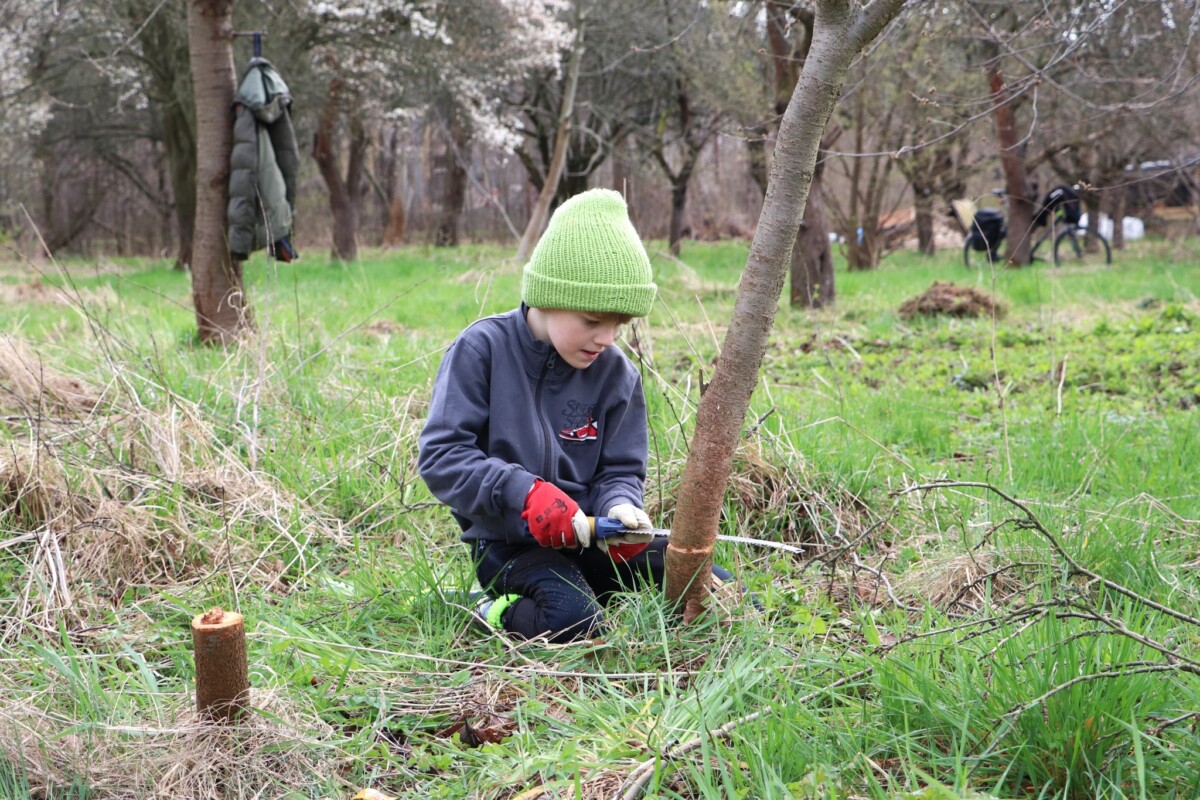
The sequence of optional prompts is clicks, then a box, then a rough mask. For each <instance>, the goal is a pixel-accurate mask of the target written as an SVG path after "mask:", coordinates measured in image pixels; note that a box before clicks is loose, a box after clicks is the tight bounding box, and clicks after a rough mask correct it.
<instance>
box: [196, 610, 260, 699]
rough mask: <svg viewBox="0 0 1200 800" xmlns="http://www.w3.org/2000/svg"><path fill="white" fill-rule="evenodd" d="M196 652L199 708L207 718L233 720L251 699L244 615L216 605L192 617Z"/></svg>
mask: <svg viewBox="0 0 1200 800" xmlns="http://www.w3.org/2000/svg"><path fill="white" fill-rule="evenodd" d="M192 651H193V653H194V656H195V659H196V711H197V712H198V713H199V714H200V716H201V718H203V719H207V720H212V721H216V722H232V721H233V720H234V719H236V718H237V717H238V715H239V714H241V712H242V711H243V710H244V709H245V708H246V706H247V705H249V702H250V672H249V667H248V665H247V662H246V627H245V622H244V620H243V619H242V615H241V614H238V613H237V612H235V611H222V610H221V609H219V608H214V609H212V610H211V611H207V612H205V613H203V614H197V615H196V616H194V617H192Z"/></svg>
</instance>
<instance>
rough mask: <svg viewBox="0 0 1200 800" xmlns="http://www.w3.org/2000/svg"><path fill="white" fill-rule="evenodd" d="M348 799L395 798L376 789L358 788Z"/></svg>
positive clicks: (373, 799) (375, 799)
mask: <svg viewBox="0 0 1200 800" xmlns="http://www.w3.org/2000/svg"><path fill="white" fill-rule="evenodd" d="M350 800H396V798H395V797H392V796H391V795H390V794H384V793H383V792H381V791H379V790H378V789H360V790H359V792H358V794H356V795H354V797H352V798H351V799H350Z"/></svg>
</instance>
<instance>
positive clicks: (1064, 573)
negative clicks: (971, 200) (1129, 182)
mask: <svg viewBox="0 0 1200 800" xmlns="http://www.w3.org/2000/svg"><path fill="white" fill-rule="evenodd" d="M651 250H652V255H653V256H654V262H655V274H656V279H657V281H658V283H659V285H660V300H659V302H658V303H657V304H656V306H655V308H654V311H653V312H652V314H651V316H650V317H649V319H648V320H646V321H645V322H639V323H636V324H635V325H633V326H632V327H631V328H629V329H628V330H626V332H625V333H626V343H625V344H626V347H627V350H628V351H630V352H633V353H635V354H636V358H637V360H638V362H639V364H640V365H641V368H642V371H643V376H644V382H645V387H646V394H647V400H648V403H649V408H650V416H651V452H650V456H651V465H650V475H649V481H648V485H647V493H646V499H647V506H648V509H649V510H650V512H651V515H652V516H653V517H654V518H655V520H656V522H658V523H660V524H663V525H664V526H669V525H670V523H671V519H672V514H673V510H674V501H673V497H674V488H675V486H676V485H677V483H678V480H679V477H680V475H681V472H682V469H683V465H684V462H685V459H686V455H687V447H688V441H689V439H690V437H691V435H692V433H693V422H694V417H695V408H696V403H697V402H698V400H699V394H700V390H701V387H702V385H703V383H704V382H705V381H706V380H708V379H709V377H710V376H711V373H712V365H713V361H714V359H715V358H716V356H717V353H718V349H719V345H720V341H721V338H722V336H723V333H724V330H725V326H726V325H727V323H728V320H729V318H730V315H731V313H732V309H733V303H734V300H735V296H736V288H737V280H738V277H739V274H740V271H741V269H742V267H743V265H744V263H745V259H746V251H747V244H746V243H744V242H726V243H720V244H700V243H687V244H685V246H684V250H683V254H682V258H681V259H678V260H676V259H671V258H669V257H668V256H667V255H666V254H665V247H663V246H662V245H661V243H656V244H655V245H654V246H652V248H651ZM509 254H510V253H509V251H508V250H505V249H501V248H499V247H495V246H482V245H481V246H470V247H463V248H460V249H456V250H437V249H432V248H420V247H411V248H408V249H403V250H398V251H392V252H387V253H371V254H369V255H368V256H366V257H364V258H363V259H362V261H361V262H359V263H357V264H354V265H331V264H329V263H328V262H327V261H325V260H324V259H323V258H322V256H321V255H320V254H317V253H312V252H309V253H305V258H304V260H302V261H300V262H298V263H296V264H294V265H276V264H271V263H267V262H266V261H265V260H264V259H263V256H262V255H261V254H260V255H258V256H256V257H255V258H254V259H253V260H252V261H251V262H249V263H248V265H247V287H248V288H247V291H248V295H249V298H250V304H251V306H252V307H253V309H254V318H255V323H256V327H255V331H254V333H253V334H251V335H250V336H248V337H247V338H246V340H245V341H244V343H243V344H242V345H241V346H239V347H237V348H231V349H227V350H221V349H213V348H206V347H200V346H198V345H197V344H196V342H195V322H194V317H193V312H192V309H191V300H190V285H189V283H188V277H187V275H186V274H184V273H180V272H175V271H172V270H170V269H169V268H168V266H167V265H166V264H165V263H161V262H153V261H122V262H118V261H103V262H96V263H91V262H89V263H68V264H62V265H59V264H39V265H33V264H28V263H17V262H10V263H6V264H4V265H0V300H3V303H0V644H2V645H3V647H2V648H0V661H2V662H3V669H0V797H25V796H33V797H39V798H70V799H72V800H74V799H75V798H79V799H82V798H167V797H170V798H192V797H197V798H199V797H204V798H218V797H219V798H252V797H262V798H351V797H353V796H354V795H355V794H356V793H357V792H358V791H359V790H360V789H363V788H372V789H376V790H378V791H380V792H383V793H386V794H387V795H391V796H395V797H404V798H407V797H428V798H483V799H486V800H517V798H520V800H532V798H543V799H544V800H549V799H550V798H615V797H626V798H633V797H657V798H709V797H722V798H724V797H731V798H842V799H844V800H850V798H900V797H912V798H975V797H995V798H1045V799H1046V800H1049V799H1050V798H1063V799H1064V800H1067V799H1069V800H1075V799H1076V798H1138V799H1139V800H1142V799H1144V798H1167V797H1171V798H1196V797H1200V780H1197V777H1196V776H1197V775H1200V737H1197V735H1196V732H1197V726H1198V725H1200V711H1198V709H1200V678H1198V677H1197V676H1200V299H1198V297H1197V295H1198V294H1200V243H1197V242H1182V243H1180V242H1161V241H1158V242H1154V241H1150V242H1137V243H1134V244H1133V245H1131V247H1130V248H1129V249H1127V250H1126V251H1124V252H1121V253H1118V254H1116V256H1115V259H1114V262H1115V263H1114V264H1113V265H1112V266H1110V267H1104V268H1094V267H1093V268H1078V269H1074V270H1072V269H1067V268H1063V269H1056V268H1053V267H1050V266H1048V265H1045V264H1039V265H1036V266H1034V267H1031V268H1027V269H1021V270H1005V271H996V272H985V273H973V272H968V271H967V270H965V269H964V268H963V267H962V266H961V262H960V254H959V253H957V252H946V253H944V254H941V255H939V256H938V257H937V258H935V259H922V258H918V257H917V256H915V255H910V254H896V255H893V256H891V257H889V258H888V259H887V260H886V261H885V263H884V264H883V265H882V267H881V268H880V269H878V270H876V271H872V272H857V273H848V272H846V271H844V270H842V271H840V272H839V273H838V275H837V285H838V298H837V303H836V305H835V306H834V307H833V308H831V309H826V310H821V311H818V312H808V311H803V310H799V309H791V308H788V307H787V306H786V305H784V306H783V307H782V308H781V309H780V312H779V315H778V317H777V319H776V323H775V330H774V333H773V335H772V337H771V343H770V346H769V349H768V352H767V354H766V357H765V360H764V364H763V370H762V380H761V383H760V386H759V388H758V389H757V391H756V392H755V396H754V401H753V407H752V409H751V412H750V414H749V417H748V419H747V421H746V436H745V438H744V441H743V443H742V445H741V447H740V449H739V452H738V453H737V458H736V459H735V470H734V475H733V477H732V480H731V483H730V487H729V490H728V492H727V494H726V497H725V503H724V509H725V513H724V517H723V521H722V532H723V533H726V534H736V535H740V536H744V537H750V538H754V539H760V540H767V541H784V542H789V543H792V544H797V545H801V546H803V547H804V548H805V550H806V551H807V552H808V553H810V554H811V555H810V556H808V557H804V558H800V557H797V556H795V555H791V554H789V553H785V552H780V551H777V550H771V549H768V548H765V547H758V546H752V545H740V544H738V545H734V544H728V543H726V544H722V545H720V546H719V549H718V561H719V562H720V563H723V564H725V565H726V566H728V567H730V568H731V569H734V570H735V572H736V573H737V574H738V576H739V578H740V580H741V581H743V582H744V583H745V584H746V585H747V586H748V587H749V588H750V589H752V590H753V591H754V592H755V594H756V596H757V597H758V599H759V600H760V601H761V604H762V606H763V608H762V609H761V610H757V609H755V608H753V607H751V606H750V604H748V603H745V602H740V601H739V598H738V596H737V593H736V592H733V591H730V592H725V593H723V594H721V595H720V596H718V598H717V600H716V603H717V608H716V609H715V611H716V612H717V613H714V614H712V615H710V617H709V618H707V619H705V620H703V621H701V622H700V623H697V624H694V625H690V626H682V625H680V624H678V623H677V622H676V620H675V619H674V617H673V616H672V614H671V613H670V611H669V610H668V609H667V608H666V607H665V606H664V603H663V600H662V598H661V597H659V596H657V595H655V594H654V593H641V594H630V595H627V596H625V597H623V598H622V599H621V600H620V601H619V602H618V603H617V604H616V606H615V607H614V608H612V609H611V612H610V615H609V622H610V626H609V631H608V633H607V635H606V636H605V638H604V639H603V640H597V641H594V642H589V643H584V644H575V645H567V646H547V645H545V644H540V643H537V642H516V641H510V640H508V639H506V638H504V637H502V636H498V635H489V634H486V633H484V632H482V631H480V630H478V629H477V628H475V627H473V626H472V625H470V623H469V618H468V611H467V608H466V606H465V600H464V597H465V593H466V591H467V590H469V589H470V588H471V584H472V581H473V574H472V570H471V566H470V564H469V563H468V561H467V558H466V550H465V548H464V547H463V546H462V545H461V544H459V543H458V542H457V539H456V533H455V526H454V525H453V523H452V521H451V520H450V518H449V515H448V513H447V512H446V511H445V509H443V508H441V507H439V506H438V504H437V503H436V502H434V501H433V499H432V498H431V497H430V495H429V493H428V492H427V490H426V489H425V487H424V485H423V484H422V482H421V481H420V479H419V477H418V476H417V475H416V472H415V463H416V439H417V434H418V433H419V431H420V429H421V425H422V420H423V417H424V411H425V408H426V405H427V402H428V398H429V392H430V386H431V383H432V379H433V375H434V373H435V371H436V369H437V366H438V363H439V359H440V355H441V351H442V349H443V348H444V347H445V346H446V344H448V343H449V342H450V340H451V339H452V338H453V337H454V336H455V335H456V334H457V332H458V331H459V330H461V329H462V328H463V327H465V326H466V325H467V324H469V323H470V322H471V321H473V320H474V319H476V318H477V317H479V316H480V315H483V314H488V313H493V312H499V311H504V310H507V309H509V308H511V307H513V306H514V305H515V304H516V302H517V300H518V296H519V284H520V270H519V266H518V265H516V264H515V263H513V262H511V261H510V260H507V258H508V256H509ZM935 280H950V281H954V282H955V283H957V284H959V285H961V286H968V287H973V288H975V289H978V290H979V291H981V292H983V293H985V294H986V295H988V296H990V297H992V298H993V299H995V300H996V301H998V302H1000V303H1001V304H1002V306H1003V313H1002V314H1000V315H997V316H995V317H990V316H989V317H984V318H977V319H959V318H950V317H945V316H938V317H929V318H911V319H908V318H903V317H901V316H900V315H899V313H898V309H899V307H900V305H901V304H902V303H903V302H904V301H905V300H907V299H908V298H911V297H913V296H914V295H917V294H919V293H921V292H923V291H924V290H925V289H927V288H928V287H929V286H930V284H931V283H932V282H933V281H935ZM213 606H220V607H223V608H225V609H235V610H238V611H240V612H242V613H243V614H244V615H245V616H246V620H247V631H248V638H249V648H250V652H249V662H250V677H251V684H252V686H253V698H252V701H253V711H252V713H250V714H248V715H247V716H246V717H244V718H243V719H242V720H241V721H240V723H239V724H237V725H235V726H230V727H214V726H206V725H202V724H198V723H197V721H196V719H195V713H194V710H193V702H194V700H193V672H192V670H193V665H192V657H191V638H190V637H191V635H190V631H189V620H190V619H191V617H192V616H193V615H195V614H197V613H200V612H202V611H205V610H207V609H209V608H211V607H213Z"/></svg>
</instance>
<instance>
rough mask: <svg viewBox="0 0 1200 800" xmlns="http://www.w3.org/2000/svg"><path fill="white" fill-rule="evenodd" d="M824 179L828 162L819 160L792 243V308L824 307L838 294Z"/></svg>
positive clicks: (823, 138) (822, 142)
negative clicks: (823, 189) (822, 191)
mask: <svg viewBox="0 0 1200 800" xmlns="http://www.w3.org/2000/svg"><path fill="white" fill-rule="evenodd" d="M826 136H828V133H826V134H825V135H824V136H822V137H821V144H822V145H824V144H825V141H826V138H825V137H826ZM822 149H823V148H822ZM819 152H820V151H818V153H819ZM824 178H825V163H824V162H823V161H817V162H816V164H815V166H814V167H813V172H812V185H811V186H810V187H809V190H808V200H807V202H806V203H805V206H804V220H803V221H802V222H801V223H800V229H799V231H798V232H797V234H796V243H795V244H794V245H793V246H792V260H791V287H792V291H791V296H790V297H789V298H788V300H789V302H790V304H791V305H792V307H793V308H823V307H824V306H828V305H832V304H833V301H834V299H835V297H836V291H835V289H834V280H833V248H832V247H830V245H829V220H828V218H827V217H826V215H825V200H824V198H823V197H822V196H821V190H822V186H823V183H824Z"/></svg>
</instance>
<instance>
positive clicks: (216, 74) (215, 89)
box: [188, 0, 248, 344]
mask: <svg viewBox="0 0 1200 800" xmlns="http://www.w3.org/2000/svg"><path fill="white" fill-rule="evenodd" d="M188 51H189V53H190V60H191V66H192V85H193V86H194V87H195V97H196V232H195V237H194V238H193V242H192V301H193V303H194V304H195V307H196V326H197V328H198V329H199V333H200V341H202V342H205V343H215V344H225V343H227V342H232V341H234V340H236V339H237V337H238V334H239V332H240V331H241V330H242V328H243V327H244V326H245V325H246V324H247V311H248V309H247V307H246V303H245V300H246V295H245V290H244V288H243V286H242V265H241V263H240V262H235V261H233V259H232V258H231V257H230V255H229V247H228V244H227V239H226V237H227V230H226V223H227V219H226V209H227V208H228V206H229V154H230V151H231V150H232V149H233V119H232V112H231V110H230V109H232V107H233V94H234V91H235V89H234V81H235V77H234V71H233V0H189V2H188Z"/></svg>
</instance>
